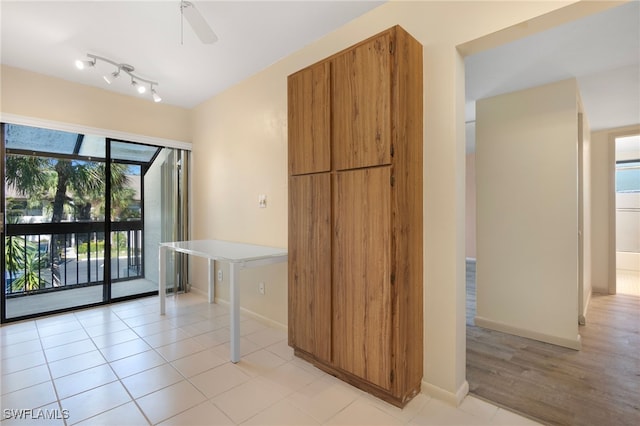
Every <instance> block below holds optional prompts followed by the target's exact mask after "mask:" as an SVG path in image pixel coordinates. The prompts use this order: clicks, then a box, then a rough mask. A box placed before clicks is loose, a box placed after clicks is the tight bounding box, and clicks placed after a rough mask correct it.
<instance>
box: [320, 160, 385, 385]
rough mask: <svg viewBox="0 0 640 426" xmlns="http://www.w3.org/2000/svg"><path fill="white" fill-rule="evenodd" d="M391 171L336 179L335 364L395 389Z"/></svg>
mask: <svg viewBox="0 0 640 426" xmlns="http://www.w3.org/2000/svg"><path fill="white" fill-rule="evenodd" d="M390 179H391V167H390V166H388V167H375V168H369V169H359V170H349V171H345V172H338V173H336V174H335V175H334V178H333V203H334V217H333V326H332V332H333V333H332V334H333V336H332V337H333V361H334V364H335V365H336V366H337V367H339V368H342V369H344V370H346V371H349V372H351V373H353V374H355V375H357V376H360V377H362V378H364V379H365V380H368V381H369V382H371V383H374V384H376V385H378V386H381V387H383V388H385V389H390V388H391V382H392V379H391V377H390V376H391V374H392V372H391V362H392V360H391V344H392V340H391V333H392V327H391V324H392V318H391V315H392V309H391V307H392V303H391V302H392V301H391V290H392V289H391V202H390V199H391V195H390V193H391V187H390Z"/></svg>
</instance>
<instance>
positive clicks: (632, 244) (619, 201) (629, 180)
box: [615, 135, 640, 296]
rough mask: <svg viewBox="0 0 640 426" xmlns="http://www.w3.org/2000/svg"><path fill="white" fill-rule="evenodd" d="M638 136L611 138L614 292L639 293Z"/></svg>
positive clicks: (639, 164) (639, 185)
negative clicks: (612, 144) (613, 177)
mask: <svg viewBox="0 0 640 426" xmlns="http://www.w3.org/2000/svg"><path fill="white" fill-rule="evenodd" d="M639 235H640V135H631V136H623V137H617V138H616V139H615V269H616V274H615V292H616V293H620V294H631V295H635V296H640V237H638V236H639Z"/></svg>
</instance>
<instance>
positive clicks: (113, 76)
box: [102, 67, 121, 84]
mask: <svg viewBox="0 0 640 426" xmlns="http://www.w3.org/2000/svg"><path fill="white" fill-rule="evenodd" d="M120 70H121V68H120V67H118V69H117V70H116V71H114V72H112V73H111V74H108V75H107V74H105V75H103V76H102V78H103V79H104V81H106V82H107V84H111V83H112V82H113V80H115V79H116V78H118V77H120Z"/></svg>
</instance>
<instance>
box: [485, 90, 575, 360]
mask: <svg viewBox="0 0 640 426" xmlns="http://www.w3.org/2000/svg"><path fill="white" fill-rule="evenodd" d="M577 101H578V92H577V84H576V81H575V79H571V80H564V81H561V82H557V83H552V84H548V85H545V86H540V87H537V88H533V89H527V90H522V91H518V92H513V93H509V94H506V95H500V96H495V97H492V98H487V99H481V100H479V101H477V102H476V184H477V226H478V228H477V237H478V240H477V275H476V283H477V292H476V299H477V316H476V324H478V325H481V326H483V327H488V328H493V329H497V330H500V331H506V332H510V333H513V334H518V335H521V336H524V337H530V338H535V339H538V340H542V341H546V342H549V343H554V344H560V345H563V346H568V347H573V348H579V344H580V341H579V335H578V107H577Z"/></svg>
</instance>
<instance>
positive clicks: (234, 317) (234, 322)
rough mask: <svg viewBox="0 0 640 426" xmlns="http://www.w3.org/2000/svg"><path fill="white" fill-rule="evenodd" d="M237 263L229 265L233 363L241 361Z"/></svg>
mask: <svg viewBox="0 0 640 426" xmlns="http://www.w3.org/2000/svg"><path fill="white" fill-rule="evenodd" d="M238 266H239V264H237V263H230V264H229V270H230V273H229V294H230V296H229V298H230V299H231V300H230V305H231V306H230V308H231V325H230V328H231V362H233V363H236V362H238V361H240V291H239V289H238V287H239V286H238V282H237V281H238Z"/></svg>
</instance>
